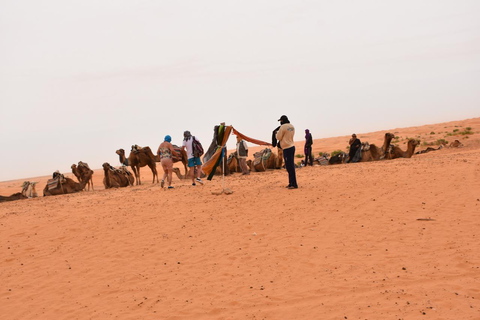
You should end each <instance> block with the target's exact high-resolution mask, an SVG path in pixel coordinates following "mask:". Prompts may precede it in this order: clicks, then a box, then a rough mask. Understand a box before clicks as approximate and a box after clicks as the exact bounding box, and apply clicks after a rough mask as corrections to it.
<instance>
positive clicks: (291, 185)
mask: <svg viewBox="0 0 480 320" xmlns="http://www.w3.org/2000/svg"><path fill="white" fill-rule="evenodd" d="M278 121H280V129H278V132H277V135H276V138H277V140H279V143H280V147H281V148H282V149H283V158H284V159H285V168H286V169H287V172H288V186H287V188H288V189H297V188H298V185H297V177H296V174H295V145H294V142H293V136H294V135H295V127H294V126H293V125H292V124H291V123H290V121H289V120H288V117H287V116H286V115H283V116H281V117H280V119H278Z"/></svg>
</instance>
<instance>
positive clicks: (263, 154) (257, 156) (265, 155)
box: [253, 148, 272, 172]
mask: <svg viewBox="0 0 480 320" xmlns="http://www.w3.org/2000/svg"><path fill="white" fill-rule="evenodd" d="M271 155H272V150H271V149H269V148H265V149H263V150H260V151H258V152H255V153H254V154H253V167H254V168H255V170H256V171H259V172H262V171H265V170H266V166H265V163H266V162H267V160H268V159H269V158H270V156H271Z"/></svg>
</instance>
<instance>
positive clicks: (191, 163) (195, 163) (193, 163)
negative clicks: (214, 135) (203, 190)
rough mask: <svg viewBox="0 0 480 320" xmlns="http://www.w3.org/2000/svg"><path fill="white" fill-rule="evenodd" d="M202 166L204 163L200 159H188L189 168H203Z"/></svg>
mask: <svg viewBox="0 0 480 320" xmlns="http://www.w3.org/2000/svg"><path fill="white" fill-rule="evenodd" d="M201 165H202V161H201V160H200V158H199V157H193V158H190V159H188V167H189V168H191V167H195V166H201Z"/></svg>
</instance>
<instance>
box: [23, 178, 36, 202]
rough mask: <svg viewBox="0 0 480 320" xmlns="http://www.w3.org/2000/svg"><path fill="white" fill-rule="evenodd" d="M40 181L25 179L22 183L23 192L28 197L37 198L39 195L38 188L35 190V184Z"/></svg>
mask: <svg viewBox="0 0 480 320" xmlns="http://www.w3.org/2000/svg"><path fill="white" fill-rule="evenodd" d="M37 183H38V182H30V181H24V182H23V184H22V194H23V195H24V196H25V197H27V198H36V197H38V193H37V190H35V185H36V184H37Z"/></svg>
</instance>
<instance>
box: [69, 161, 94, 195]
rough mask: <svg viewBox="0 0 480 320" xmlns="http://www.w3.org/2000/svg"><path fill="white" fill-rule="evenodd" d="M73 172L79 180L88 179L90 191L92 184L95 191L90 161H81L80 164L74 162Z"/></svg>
mask: <svg viewBox="0 0 480 320" xmlns="http://www.w3.org/2000/svg"><path fill="white" fill-rule="evenodd" d="M71 168H72V173H73V174H74V175H75V177H77V179H78V181H79V182H80V181H84V180H86V181H87V186H88V191H90V185H91V186H92V191H93V177H92V176H93V170H91V169H90V167H89V166H88V163H86V162H82V161H79V162H78V166H77V165H76V164H72V167H71Z"/></svg>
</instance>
